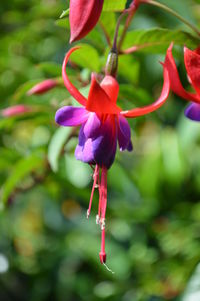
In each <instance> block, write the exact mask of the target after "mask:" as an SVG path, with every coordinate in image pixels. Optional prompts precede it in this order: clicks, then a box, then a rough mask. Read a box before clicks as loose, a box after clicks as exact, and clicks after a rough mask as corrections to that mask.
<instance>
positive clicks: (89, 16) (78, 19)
mask: <svg viewBox="0 0 200 301" xmlns="http://www.w3.org/2000/svg"><path fill="white" fill-rule="evenodd" d="M103 2H104V0H70V6H69V8H70V10H69V22H70V30H71V33H70V43H72V42H74V41H77V40H80V39H82V38H83V37H84V36H86V35H87V34H88V33H89V32H90V31H91V30H92V29H93V27H94V26H95V25H96V23H97V22H98V20H99V17H100V15H101V11H102V8H103Z"/></svg>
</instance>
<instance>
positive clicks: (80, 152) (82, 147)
mask: <svg viewBox="0 0 200 301" xmlns="http://www.w3.org/2000/svg"><path fill="white" fill-rule="evenodd" d="M83 128H84V127H83V126H82V127H81V129H80V133H79V144H78V145H77V147H76V150H75V157H76V159H77V160H81V161H82V162H85V163H93V162H94V155H93V149H92V139H91V138H90V139H87V138H86V137H85V134H84V132H83Z"/></svg>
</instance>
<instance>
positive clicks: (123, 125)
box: [118, 115, 132, 151]
mask: <svg viewBox="0 0 200 301" xmlns="http://www.w3.org/2000/svg"><path fill="white" fill-rule="evenodd" d="M118 121H119V123H118V143H119V148H120V151H124V150H125V149H128V151H131V150H132V149H131V145H132V144H131V140H130V139H131V129H130V126H129V124H128V121H127V120H126V118H124V117H123V116H120V115H119V116H118Z"/></svg>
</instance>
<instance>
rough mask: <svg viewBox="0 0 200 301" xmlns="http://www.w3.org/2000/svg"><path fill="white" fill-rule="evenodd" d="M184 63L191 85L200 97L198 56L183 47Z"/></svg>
mask: <svg viewBox="0 0 200 301" xmlns="http://www.w3.org/2000/svg"><path fill="white" fill-rule="evenodd" d="M184 61H185V67H186V70H187V74H188V76H189V78H190V80H191V82H192V85H193V87H194V89H195V90H196V92H197V93H198V94H199V96H200V55H199V54H198V53H196V52H195V51H192V50H190V49H188V48H186V47H185V48H184Z"/></svg>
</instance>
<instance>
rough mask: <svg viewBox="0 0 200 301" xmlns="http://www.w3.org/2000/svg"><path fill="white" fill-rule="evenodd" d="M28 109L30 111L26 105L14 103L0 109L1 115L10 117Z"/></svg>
mask: <svg viewBox="0 0 200 301" xmlns="http://www.w3.org/2000/svg"><path fill="white" fill-rule="evenodd" d="M30 111H31V110H30V108H29V107H28V106H26V105H16V106H11V107H8V108H6V109H3V110H1V116H3V117H12V116H17V115H22V114H24V113H27V112H30Z"/></svg>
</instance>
